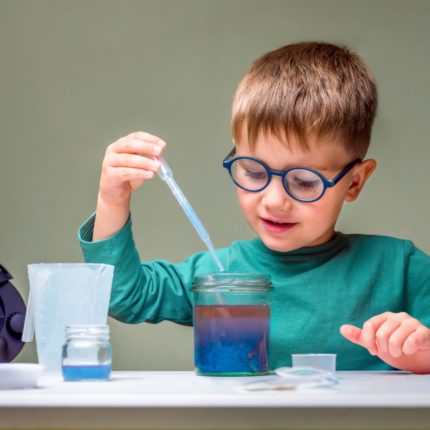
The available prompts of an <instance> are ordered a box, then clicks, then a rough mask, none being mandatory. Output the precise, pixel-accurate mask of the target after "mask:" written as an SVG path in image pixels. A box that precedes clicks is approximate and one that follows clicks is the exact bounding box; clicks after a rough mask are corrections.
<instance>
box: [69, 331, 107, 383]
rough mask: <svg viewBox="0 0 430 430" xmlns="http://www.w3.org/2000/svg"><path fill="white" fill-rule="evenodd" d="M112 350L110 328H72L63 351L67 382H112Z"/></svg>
mask: <svg viewBox="0 0 430 430" xmlns="http://www.w3.org/2000/svg"><path fill="white" fill-rule="evenodd" d="M111 370H112V348H111V345H110V342H109V326H108V325H69V326H67V327H66V341H65V344H64V345H63V351H62V372H63V377H64V380H65V381H103V380H108V379H109V377H110V373H111Z"/></svg>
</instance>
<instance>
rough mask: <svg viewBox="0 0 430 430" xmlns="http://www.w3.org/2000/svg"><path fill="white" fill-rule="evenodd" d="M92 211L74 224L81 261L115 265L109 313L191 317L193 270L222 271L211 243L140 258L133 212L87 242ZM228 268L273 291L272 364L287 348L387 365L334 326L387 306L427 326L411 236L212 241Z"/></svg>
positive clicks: (422, 260) (428, 306) (421, 271)
mask: <svg viewBox="0 0 430 430" xmlns="http://www.w3.org/2000/svg"><path fill="white" fill-rule="evenodd" d="M93 226H94V215H93V216H92V217H91V218H89V219H88V220H87V221H86V222H85V223H84V224H83V225H82V226H81V227H80V229H79V232H78V236H79V240H80V244H81V247H82V251H83V255H84V258H85V261H86V262H89V263H106V264H113V265H114V266H115V274H114V281H113V286H112V295H111V302H110V308H109V315H110V316H112V317H113V318H115V319H118V320H120V321H123V322H126V323H139V322H142V321H147V322H152V323H158V322H160V321H163V320H169V321H174V322H176V323H180V324H187V325H192V323H193V297H192V294H191V293H190V288H191V284H192V281H193V278H194V277H196V276H201V275H205V274H210V273H215V272H218V269H217V267H216V264H215V262H214V261H213V259H212V257H211V255H210V254H209V253H208V252H200V253H198V254H195V255H192V256H191V257H189V258H187V259H186V260H185V261H183V262H181V263H178V264H173V263H170V262H168V261H164V260H155V261H150V262H144V263H143V262H141V261H140V258H139V255H138V252H137V250H136V247H135V244H134V240H133V236H132V231H131V219H129V220H128V222H127V224H126V225H125V226H124V227H123V228H122V229H121V230H120V231H119V232H118V233H116V234H115V235H114V236H113V237H111V238H109V239H106V240H102V241H96V242H92V235H93ZM217 254H218V256H219V258H220V260H221V262H222V263H223V265H224V267H225V268H226V270H227V271H229V272H242V273H264V274H266V275H269V276H270V277H271V280H272V284H273V287H274V290H273V293H272V296H271V326H270V366H271V368H277V367H281V366H291V357H290V354H292V353H335V354H337V369H338V370H386V369H390V366H389V365H387V364H386V363H384V362H383V361H381V360H380V359H379V358H378V357H375V356H372V355H370V354H369V352H368V351H367V350H366V349H364V348H362V347H360V346H358V345H355V344H353V343H351V342H349V341H348V340H346V339H345V338H343V337H342V336H341V335H340V334H339V327H340V326H341V325H342V324H354V325H357V326H359V327H361V326H362V325H363V323H364V322H365V321H366V320H367V319H369V318H371V317H372V316H375V315H377V314H380V313H382V312H385V311H391V312H402V311H404V312H407V313H409V314H410V315H412V316H413V317H415V318H417V319H419V320H420V321H421V322H422V323H424V324H425V325H427V326H430V257H429V256H428V255H426V254H425V253H424V252H422V251H420V250H419V249H418V248H416V247H415V246H414V245H413V244H412V242H410V241H405V240H399V239H395V238H391V237H385V236H368V235H358V234H352V235H345V234H342V233H337V234H336V235H335V237H334V238H333V239H332V240H331V241H329V242H327V243H325V244H323V245H319V246H313V247H308V248H302V249H298V250H295V251H291V252H286V253H282V252H277V251H272V250H270V249H268V248H267V247H266V246H265V245H264V244H263V242H262V241H261V240H260V239H254V240H250V241H246V240H244V241H237V242H233V243H232V244H231V245H230V246H229V247H227V248H223V249H219V250H217Z"/></svg>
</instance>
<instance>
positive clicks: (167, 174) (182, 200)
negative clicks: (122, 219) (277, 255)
mask: <svg viewBox="0 0 430 430" xmlns="http://www.w3.org/2000/svg"><path fill="white" fill-rule="evenodd" d="M156 159H157V160H158V161H159V162H160V164H161V167H160V170H159V171H158V176H159V177H160V179H161V180H163V181H164V182H165V183H166V184H167V186H168V187H169V189H170V191H171V192H172V194H173V195H174V196H175V198H176V200H177V201H178V203H179V206H181V208H182V210H183V211H184V213H185V215H186V216H187V218H188V219H189V221H190V222H191V224H192V226H193V227H194V229H195V230H196V232H197V234H198V235H199V237H200V239H201V240H202V241H203V242H204V244H205V245H206V247H207V248H208V250H209V252H210V253H211V255H212V258H213V259H214V260H215V263H216V264H217V266H218V269H219V270H220V272H224V270H225V269H224V266H223V265H222V263H221V261H220V259H219V258H218V255H217V254H216V252H215V248H214V246H213V244H212V241H211V239H210V237H209V234H208V232H207V231H206V229H205V228H204V226H203V224H202V223H201V221H200V219H199V217H198V216H197V214H196V213H195V211H194V209H193V208H192V207H191V205H190V203H189V202H188V200H187V198H186V197H185V195H184V193H183V192H182V190H181V189H180V188H179V185H178V184H177V183H176V181H175V179H174V178H173V172H172V169H171V168H170V167H169V165H168V164H167V162H166V160H165V159H164V158H163V157H156Z"/></svg>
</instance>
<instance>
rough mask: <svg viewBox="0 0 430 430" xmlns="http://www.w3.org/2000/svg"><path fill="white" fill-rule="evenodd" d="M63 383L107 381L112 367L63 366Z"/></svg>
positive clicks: (101, 365)
mask: <svg viewBox="0 0 430 430" xmlns="http://www.w3.org/2000/svg"><path fill="white" fill-rule="evenodd" d="M62 370H63V378H64V380H65V381H84V380H93V381H94V380H105V379H109V376H110V372H111V370H112V366H111V365H110V364H100V365H83V366H67V365H66V366H63V367H62Z"/></svg>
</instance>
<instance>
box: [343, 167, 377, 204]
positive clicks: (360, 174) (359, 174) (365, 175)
mask: <svg viewBox="0 0 430 430" xmlns="http://www.w3.org/2000/svg"><path fill="white" fill-rule="evenodd" d="M375 169H376V161H375V160H364V161H362V162H361V163H360V164H358V165H357V166H356V167H355V168H354V169H353V171H352V180H351V184H350V186H349V188H348V192H347V193H346V195H345V201H346V202H353V201H354V200H355V199H356V198H357V197H358V195H359V194H360V192H361V190H362V189H363V187H364V184H365V183H366V181H367V180H368V179H369V177H370V175H371V174H372V173H373V172H374V170H375Z"/></svg>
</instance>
